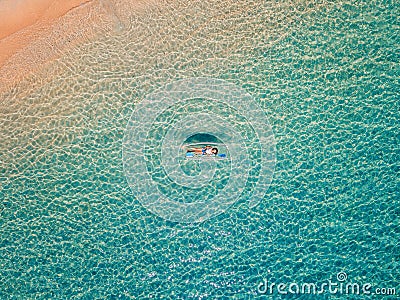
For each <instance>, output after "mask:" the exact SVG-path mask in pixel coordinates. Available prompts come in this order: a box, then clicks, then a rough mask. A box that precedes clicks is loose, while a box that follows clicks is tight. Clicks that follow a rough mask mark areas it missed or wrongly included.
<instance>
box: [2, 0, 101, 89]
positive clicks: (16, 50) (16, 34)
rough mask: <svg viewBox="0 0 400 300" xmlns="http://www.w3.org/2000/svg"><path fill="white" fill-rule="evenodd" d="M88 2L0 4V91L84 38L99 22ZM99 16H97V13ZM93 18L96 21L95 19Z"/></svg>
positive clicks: (63, 0)
mask: <svg viewBox="0 0 400 300" xmlns="http://www.w3.org/2000/svg"><path fill="white" fill-rule="evenodd" d="M96 2H98V1H91V0H21V1H15V0H4V1H1V2H0V20H3V21H2V22H1V23H0V90H2V89H4V88H5V87H9V86H10V85H13V84H15V83H16V82H18V81H19V80H20V79H21V78H23V77H24V76H26V75H28V74H29V73H31V72H32V71H35V70H36V69H37V68H38V67H40V66H42V65H43V64H45V63H46V62H48V61H50V60H52V59H54V58H56V57H57V56H59V54H60V53H61V51H62V50H64V49H65V48H66V47H67V46H71V44H76V43H78V42H79V41H81V40H84V39H85V38H87V37H88V36H89V35H91V33H90V28H91V27H93V26H91V24H94V23H96V22H97V21H98V18H96V17H94V16H95V15H93V14H91V12H93V10H99V9H100V10H101V8H99V3H96ZM97 15H98V14H97ZM95 19H96V20H95Z"/></svg>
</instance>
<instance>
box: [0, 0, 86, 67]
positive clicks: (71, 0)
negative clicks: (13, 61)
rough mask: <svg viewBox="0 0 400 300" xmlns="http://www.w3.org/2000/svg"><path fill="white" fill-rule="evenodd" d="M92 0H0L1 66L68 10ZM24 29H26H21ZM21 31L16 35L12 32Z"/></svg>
mask: <svg viewBox="0 0 400 300" xmlns="http://www.w3.org/2000/svg"><path fill="white" fill-rule="evenodd" d="M88 2H90V1H89V0H67V1H64V0H56V1H54V0H53V1H51V0H34V1H28V0H23V1H17V2H16V1H15V0H4V1H1V2H0V20H3V21H2V22H1V23H0V66H1V65H3V64H4V62H5V61H6V60H7V59H8V58H9V57H10V56H12V55H13V54H14V53H15V52H17V51H18V50H19V49H21V48H23V47H24V46H26V45H27V44H28V43H29V42H31V41H32V40H33V39H34V38H35V37H37V36H38V35H39V34H40V32H41V31H43V30H45V29H46V28H48V27H49V26H50V25H51V24H52V22H54V21H56V20H57V19H58V18H60V17H61V16H63V15H65V14H66V13H67V12H68V11H70V10H72V9H74V8H76V7H78V6H81V5H83V4H85V3H88ZM22 31H23V32H22ZM17 32H21V33H22V34H19V35H18V36H17V37H13V35H14V34H15V33H17Z"/></svg>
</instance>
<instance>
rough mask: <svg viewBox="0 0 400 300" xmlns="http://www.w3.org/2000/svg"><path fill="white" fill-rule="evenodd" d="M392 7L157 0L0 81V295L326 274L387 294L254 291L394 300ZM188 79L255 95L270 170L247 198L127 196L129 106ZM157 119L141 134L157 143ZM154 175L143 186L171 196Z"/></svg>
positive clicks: (236, 293) (112, 294) (102, 295)
mask: <svg viewBox="0 0 400 300" xmlns="http://www.w3.org/2000/svg"><path fill="white" fill-rule="evenodd" d="M114 9H117V8H114ZM116 15H118V14H117V13H116ZM193 16H196V17H193ZM398 18H399V4H398V2H395V1H383V0H382V1H346V2H341V3H330V2H325V1H314V2H307V3H304V2H288V1H274V2H262V4H260V3H255V2H250V1H247V2H246V1H239V2H235V3H232V5H231V6H228V5H227V4H224V3H221V2H218V1H210V2H207V3H199V2H193V3H192V2H190V4H184V3H178V2H176V4H174V3H172V2H171V3H169V4H168V5H167V4H165V3H164V4H162V5H161V4H160V7H157V5H155V6H151V7H149V8H147V9H146V8H145V9H144V11H141V12H140V13H139V12H138V13H137V14H136V12H132V13H131V14H130V15H129V16H128V15H127V16H124V15H122V13H120V15H118V18H116V20H118V22H121V24H122V25H123V26H118V28H119V30H118V31H113V32H109V33H107V34H106V35H104V36H103V37H101V38H99V39H98V40H95V41H92V42H90V43H87V44H85V45H83V46H80V47H78V48H77V49H73V50H71V51H70V52H68V53H67V54H66V56H65V57H63V58H60V59H59V60H58V61H56V62H55V63H53V64H52V65H51V66H49V67H48V69H47V72H48V74H50V75H48V77H47V80H41V77H40V76H44V75H40V76H39V75H38V76H37V77H35V76H33V77H31V78H28V79H27V80H25V81H24V82H22V83H21V84H19V86H17V87H16V88H14V89H13V90H10V91H9V92H7V93H3V94H1V95H0V97H1V105H0V115H1V118H0V123H1V126H0V132H1V140H2V143H1V145H0V170H1V171H0V198H1V206H0V213H1V219H0V278H1V280H0V298H2V299H36V298H37V299H130V298H132V299H135V298H138V299H146V298H155V299H159V298H171V299H215V298H222V299H223V298H229V297H230V298H237V299H251V298H255V297H261V296H262V295H261V293H260V290H259V289H260V287H261V292H262V288H263V287H264V286H260V284H261V283H264V282H265V281H264V280H267V281H268V282H269V284H270V285H271V283H275V284H279V283H287V284H288V285H289V284H290V283H297V284H298V285H301V284H302V283H316V284H318V285H321V284H323V283H326V282H328V281H329V280H331V281H332V282H334V283H340V282H342V283H349V282H352V283H359V284H360V285H362V284H366V283H370V284H371V286H372V287H371V289H370V290H371V292H372V293H376V292H377V290H376V289H377V288H380V289H382V288H385V289H388V288H395V289H396V294H397V295H386V296H382V295H376V294H375V295H366V294H363V295H345V294H343V293H339V292H336V293H332V292H331V293H329V292H325V293H323V294H322V295H319V296H316V295H310V294H297V295H290V294H287V295H283V294H279V293H278V291H277V288H275V290H274V291H273V293H272V295H270V294H268V293H267V295H266V296H267V297H269V298H270V299H280V298H283V299H284V298H291V299H293V298H299V299H315V298H321V299H336V298H343V299H381V298H382V299H396V298H397V297H398V294H399V293H400V285H399V282H400V272H399V266H400V265H399V260H400V255H399V253H400V252H399V246H400V242H399V238H400V230H399V228H400V227H399V225H400V221H399V220H400V219H399V215H400V209H399V204H400V201H399V199H400V198H399V154H400V152H399V144H400V143H399V142H400V141H399V111H400V108H399V101H398V98H399V97H398V94H399V53H400V52H399V34H398V32H399V22H398ZM193 77H208V78H217V79H223V80H225V81H227V82H229V83H231V84H234V85H236V86H238V87H240V88H243V89H245V90H246V91H247V92H248V93H249V94H250V95H251V96H252V97H253V98H254V100H255V101H256V102H257V104H258V105H259V106H260V107H261V110H262V111H263V112H264V113H265V115H266V118H267V119H268V121H269V124H270V125H271V128H272V130H273V132H274V137H275V141H276V166H275V172H274V175H273V180H272V183H271V185H270V186H269V188H268V189H267V190H266V192H265V196H264V197H263V198H262V199H260V203H259V205H257V206H255V207H251V208H250V207H248V205H246V199H241V201H238V202H236V203H235V204H233V206H232V207H230V208H229V209H227V210H226V211H225V212H223V213H222V214H219V215H217V216H215V217H213V218H211V219H207V220H205V221H204V222H202V223H195V224H182V223H176V222H170V221H166V220H164V219H162V218H160V217H159V216H157V215H155V214H153V213H152V212H151V211H149V210H147V209H145V208H144V207H143V206H142V204H141V202H140V201H141V199H137V198H135V187H130V186H129V185H128V182H127V180H126V177H125V173H124V167H123V151H122V144H123V140H124V134H125V128H126V126H127V124H128V122H129V120H130V118H131V116H132V113H134V110H135V107H138V103H140V102H141V101H143V99H144V98H145V97H146V96H147V95H148V94H150V93H152V92H154V91H157V90H158V89H159V88H160V87H163V86H165V85H166V84H169V83H171V82H174V81H176V80H180V79H185V78H193ZM49 78H50V79H49ZM196 105H200V104H196ZM196 107H198V106H196ZM205 111H206V112H207V110H205ZM230 115H231V116H232V122H233V123H235V122H237V124H239V123H240V122H239V121H240V118H239V117H236V116H235V115H234V114H230ZM166 116H167V117H170V118H171V119H168V118H167V119H166V120H163V119H162V118H163V116H160V117H159V118H160V119H159V123H158V124H159V125H161V126H159V127H157V126H156V129H154V128H153V129H150V130H149V133H148V134H149V139H150V140H149V145H153V146H154V147H157V145H158V146H159V144H158V143H157V141H162V140H163V134H164V133H163V131H162V129H163V126H162V124H163V123H162V122H165V126H168V125H169V124H171V122H173V120H174V117H173V116H174V114H173V113H171V114H167V115H166ZM175 116H177V115H175ZM164 117H165V115H164ZM235 124H236V123H235ZM239 125H240V124H239ZM239 125H238V126H239ZM245 125H246V124H245ZM245 125H243V127H240V126H239V127H238V128H242V132H241V133H242V134H243V135H246V134H247V133H248V132H251V128H250V129H246V126H245ZM158 129H159V130H158ZM238 131H239V132H240V129H238ZM152 143H153V144H152ZM254 143H255V144H256V142H254ZM254 149H257V148H256V147H255V148H251V149H250V152H251V151H256V150H254ZM257 153H258V152H255V154H254V156H255V157H257V155H258V154H257ZM145 154H146V155H145V157H146V158H147V159H149V160H150V163H153V165H156V166H158V161H157V159H159V158H158V157H157V156H154V157H153V156H152V155H151V154H149V153H145ZM153 160H154V161H153ZM259 161H261V160H259ZM253 162H254V161H253ZM257 163H258V161H257V160H256V161H255V163H254V165H257ZM184 168H185V167H184ZM194 168H196V166H194ZM221 170H222V171H221V174H222V175H221V176H222V177H223V178H225V177H229V172H228V173H224V172H225V171H224V170H225V169H221ZM150 171H152V170H150ZM160 172H162V170H160ZM160 172H158V171H157V172H155V175H154V177H153V178H155V180H154V184H155V185H158V186H157V189H158V190H160V191H161V192H163V191H166V193H168V195H170V196H171V195H173V196H171V197H177V198H179V195H181V194H182V193H183V192H182V191H181V190H179V189H178V188H176V189H175V188H171V186H170V185H168V184H166V182H168V181H167V180H165V178H164V177H163V174H162V173H160ZM188 172H189V173H190V171H188ZM192 175H193V174H192ZM256 175H257V170H255V171H254V172H253V173H251V172H250V177H249V180H248V182H249V185H248V186H247V189H248V191H251V190H253V189H254V188H255V186H256V185H257V182H258V181H257V180H259V179H258V178H257V176H256ZM225 183H226V182H225V181H220V182H219V183H218V184H216V185H215V186H212V185H210V186H209V189H210V190H212V191H211V193H218V190H219V188H221V186H220V185H219V184H222V186H223V185H224V184H225ZM210 190H207V192H209V191H210ZM196 193H197V192H196ZM202 193H204V190H203V191H199V192H198V194H199V195H200V196H199V197H201V195H203V194H202ZM193 198H194V199H195V200H196V196H194V197H193ZM343 272H344V273H346V275H347V280H344V281H340V280H341V279H342V278H343V277H340V276H338V274H341V275H344V273H343ZM264 285H265V284H264ZM286 290H288V288H286Z"/></svg>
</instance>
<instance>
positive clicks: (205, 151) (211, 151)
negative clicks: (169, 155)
mask: <svg viewBox="0 0 400 300" xmlns="http://www.w3.org/2000/svg"><path fill="white" fill-rule="evenodd" d="M189 152H194V153H195V154H199V155H217V154H218V148H215V147H211V146H205V147H203V148H188V149H186V153H189Z"/></svg>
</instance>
